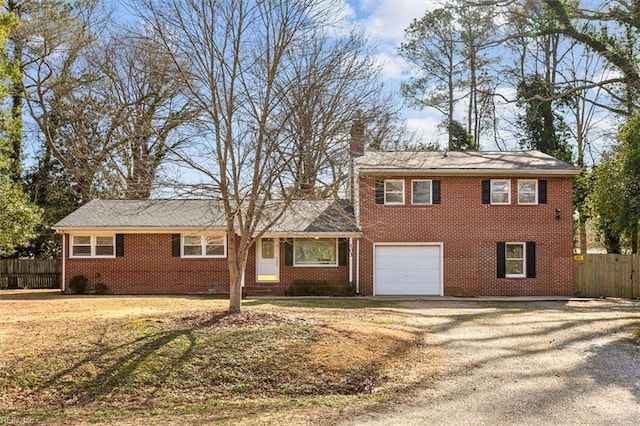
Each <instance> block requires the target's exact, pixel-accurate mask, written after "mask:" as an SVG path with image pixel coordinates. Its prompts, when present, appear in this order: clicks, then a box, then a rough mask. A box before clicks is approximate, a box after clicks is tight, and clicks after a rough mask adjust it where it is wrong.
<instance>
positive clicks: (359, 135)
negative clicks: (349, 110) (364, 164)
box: [350, 111, 364, 157]
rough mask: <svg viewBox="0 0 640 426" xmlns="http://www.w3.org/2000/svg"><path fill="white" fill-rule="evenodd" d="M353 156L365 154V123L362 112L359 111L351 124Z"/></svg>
mask: <svg viewBox="0 0 640 426" xmlns="http://www.w3.org/2000/svg"><path fill="white" fill-rule="evenodd" d="M350 148H351V157H360V156H361V155H364V123H363V122H362V113H361V112H360V111H358V112H357V113H356V116H355V118H354V119H353V124H351V145H350Z"/></svg>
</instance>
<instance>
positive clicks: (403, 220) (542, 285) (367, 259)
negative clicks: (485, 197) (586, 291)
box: [360, 176, 573, 296]
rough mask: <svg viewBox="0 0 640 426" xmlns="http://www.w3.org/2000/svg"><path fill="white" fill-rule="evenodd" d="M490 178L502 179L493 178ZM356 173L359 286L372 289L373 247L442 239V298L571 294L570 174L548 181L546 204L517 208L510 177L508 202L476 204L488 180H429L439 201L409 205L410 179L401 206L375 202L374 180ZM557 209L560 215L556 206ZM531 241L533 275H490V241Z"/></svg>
mask: <svg viewBox="0 0 640 426" xmlns="http://www.w3.org/2000/svg"><path fill="white" fill-rule="evenodd" d="M494 178H495V179H504V178H500V177H494ZM376 179H384V177H378V178H374V177H369V176H364V177H361V178H360V225H361V228H362V231H363V234H364V236H363V238H362V240H361V247H360V288H361V292H362V293H363V294H365V295H371V294H373V267H374V266H373V244H374V243H377V242H442V243H443V264H444V271H443V272H444V273H443V281H444V292H445V294H446V295H458V294H459V295H509V296H515V295H523V296H524V295H573V283H572V256H573V255H572V250H573V222H572V220H573V219H572V218H573V215H572V211H573V204H572V203H573V196H572V193H573V192H572V178H571V177H554V178H546V180H547V204H539V205H531V206H527V205H518V204H517V181H518V178H517V177H512V178H511V205H505V206H500V205H487V204H482V186H481V185H482V183H481V181H482V180H483V179H491V177H490V176H488V177H448V176H441V177H429V179H434V180H435V179H438V180H440V181H441V196H442V202H441V204H434V205H429V206H412V205H411V204H410V203H411V179H416V177H400V178H397V177H389V179H405V205H403V206H384V205H379V204H375V180H376ZM556 208H559V209H561V217H560V219H556V217H555V210H556ZM500 241H507V242H527V241H534V242H535V243H536V277H535V278H510V279H506V278H497V277H496V268H497V256H496V243H497V242H500Z"/></svg>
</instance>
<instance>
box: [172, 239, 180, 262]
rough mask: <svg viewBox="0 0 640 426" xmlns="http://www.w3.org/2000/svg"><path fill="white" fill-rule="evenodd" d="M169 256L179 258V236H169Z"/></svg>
mask: <svg viewBox="0 0 640 426" xmlns="http://www.w3.org/2000/svg"><path fill="white" fill-rule="evenodd" d="M171 256H173V257H180V234H171Z"/></svg>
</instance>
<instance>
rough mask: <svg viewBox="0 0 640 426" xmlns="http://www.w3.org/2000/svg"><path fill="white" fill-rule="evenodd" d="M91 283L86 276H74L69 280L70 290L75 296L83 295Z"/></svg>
mask: <svg viewBox="0 0 640 426" xmlns="http://www.w3.org/2000/svg"><path fill="white" fill-rule="evenodd" d="M88 283H89V278H87V277H85V276H84V275H74V276H73V277H71V279H70V280H69V288H70V289H71V290H72V291H73V292H74V293H75V294H83V293H84V292H85V291H86V290H87V284H88Z"/></svg>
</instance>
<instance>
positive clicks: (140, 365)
mask: <svg viewBox="0 0 640 426" xmlns="http://www.w3.org/2000/svg"><path fill="white" fill-rule="evenodd" d="M226 306H227V302H226V301H224V300H217V299H211V298H206V297H201V298H199V297H122V296H121V297H116V296H94V297H92V296H79V297H77V296H61V295H56V294H53V293H40V295H39V296H38V297H33V296H32V295H28V294H26V295H24V297H21V295H20V294H19V293H12V292H2V293H0V312H2V316H1V317H0V353H1V354H2V355H1V358H0V419H2V418H10V419H20V420H21V421H23V422H43V423H48V424H61V423H63V424H64V423H67V424H78V423H80V424H82V423H109V424H114V423H122V424H130V423H145V424H153V423H157V424H167V423H177V424H181V423H182V424H184V423H212V422H223V423H229V424H236V423H245V424H256V423H263V424H269V423H283V422H288V423H293V424H305V423H314V420H315V421H316V422H317V420H318V419H322V420H323V423H325V422H330V421H331V419H338V418H345V417H349V416H352V415H356V414H358V413H361V412H363V411H364V410H367V409H370V408H371V407H373V406H375V405H376V404H378V403H381V402H384V401H387V400H390V399H393V398H394V397H396V396H397V395H398V393H399V392H404V391H410V390H411V389H412V387H413V386H414V385H415V384H417V383H419V382H421V381H423V380H425V379H427V378H429V377H431V376H432V375H434V374H435V373H436V371H437V365H438V364H439V360H438V350H437V348H436V347H434V346H432V345H430V343H431V336H430V335H429V334H428V333H427V332H426V330H423V329H420V328H417V327H416V326H415V325H410V324H409V323H407V322H405V317H404V316H403V315H402V314H400V313H396V312H395V311H393V310H390V309H388V308H387V307H385V305H384V304H383V303H381V302H378V301H370V300H363V299H355V298H352V299H279V300H272V299H264V300H247V301H245V303H244V307H243V312H242V313H241V314H238V315H228V314H227V313H226V312H225V308H226ZM387 306H388V305H387Z"/></svg>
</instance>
